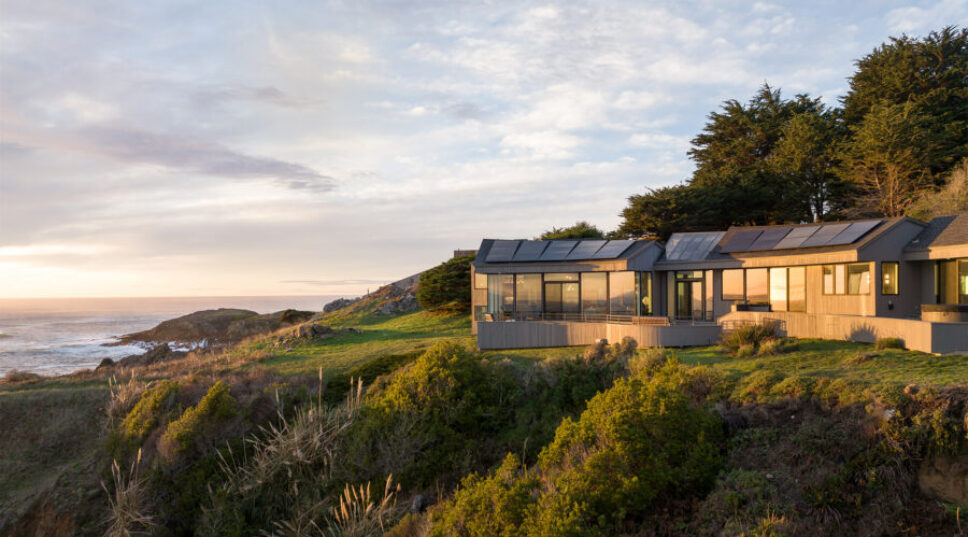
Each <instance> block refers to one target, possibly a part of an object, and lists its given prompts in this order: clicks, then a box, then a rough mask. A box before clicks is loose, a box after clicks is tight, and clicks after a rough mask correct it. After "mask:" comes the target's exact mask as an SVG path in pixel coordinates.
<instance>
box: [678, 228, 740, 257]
mask: <svg viewBox="0 0 968 537" xmlns="http://www.w3.org/2000/svg"><path fill="white" fill-rule="evenodd" d="M725 234H726V232H725V231H699V232H693V233H673V234H672V236H671V237H669V241H668V242H666V246H665V261H703V260H705V259H707V258H708V257H709V254H710V253H712V251H713V248H715V247H716V245H717V244H718V243H719V241H720V240H722V238H723V236H724V235H725Z"/></svg>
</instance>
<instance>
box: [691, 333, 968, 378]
mask: <svg viewBox="0 0 968 537" xmlns="http://www.w3.org/2000/svg"><path fill="white" fill-rule="evenodd" d="M798 343H799V346H800V348H799V350H797V351H794V352H791V353H788V354H780V355H776V356H751V357H748V358H734V357H732V356H730V355H728V354H726V353H724V352H722V351H721V350H720V349H719V347H716V346H711V347H688V348H683V349H675V350H674V351H673V352H674V353H675V355H676V356H677V357H678V358H679V360H680V361H681V362H683V363H685V364H689V365H700V364H704V365H709V366H711V367H714V368H716V369H720V370H722V371H723V372H725V373H726V374H727V376H728V377H730V378H733V379H737V378H740V377H743V376H745V375H748V374H750V373H752V372H754V371H756V370H758V369H766V370H774V371H778V372H780V373H782V374H784V375H794V374H800V375H806V376H827V377H832V378H843V379H847V380H854V381H862V382H871V383H874V382H891V383H898V384H909V383H917V384H930V385H935V386H943V385H947V384H953V383H958V382H962V383H963V382H966V381H968V356H965V355H951V356H935V355H932V354H925V353H922V352H917V351H907V350H901V349H884V350H874V345H870V344H866V343H853V342H849V341H831V340H822V339H801V340H798ZM859 354H870V355H873V356H871V357H869V358H863V359H859V360H858V359H857V356H858V355H859Z"/></svg>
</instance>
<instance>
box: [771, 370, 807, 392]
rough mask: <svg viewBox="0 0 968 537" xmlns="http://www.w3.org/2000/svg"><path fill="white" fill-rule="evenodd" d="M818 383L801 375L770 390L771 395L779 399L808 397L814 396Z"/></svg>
mask: <svg viewBox="0 0 968 537" xmlns="http://www.w3.org/2000/svg"><path fill="white" fill-rule="evenodd" d="M815 385H816V381H815V380H814V379H812V378H810V377H804V376H801V375H793V376H789V377H787V378H785V379H783V380H781V381H780V382H777V383H776V384H774V385H773V387H772V388H770V394H771V395H775V396H778V397H808V396H810V395H811V394H812V392H813V388H814V386H815Z"/></svg>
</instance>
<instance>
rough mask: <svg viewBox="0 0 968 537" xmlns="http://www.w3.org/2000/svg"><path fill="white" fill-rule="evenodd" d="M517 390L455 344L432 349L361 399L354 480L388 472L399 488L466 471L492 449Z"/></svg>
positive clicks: (505, 374)
mask: <svg viewBox="0 0 968 537" xmlns="http://www.w3.org/2000/svg"><path fill="white" fill-rule="evenodd" d="M518 391H519V388H518V386H517V383H515V382H514V379H513V378H512V377H511V376H510V374H509V372H508V371H506V369H505V368H501V367H489V366H488V365H487V364H485V363H482V361H481V360H480V359H479V358H477V357H475V356H474V355H473V354H471V353H470V352H468V351H467V350H466V349H464V348H463V347H461V346H458V345H455V344H453V343H439V344H437V345H435V346H434V347H431V348H430V349H429V350H428V351H427V352H425V353H424V354H423V355H421V356H420V357H419V358H417V360H416V361H415V362H414V363H412V364H410V365H409V366H407V367H405V368H404V369H402V370H401V371H399V372H398V373H397V374H396V375H395V376H394V377H393V378H392V379H390V381H389V383H388V384H387V385H386V386H385V387H383V388H382V389H380V390H373V391H372V392H370V393H368V394H367V398H366V403H365V406H364V409H363V416H362V419H361V420H360V423H358V424H357V426H356V427H355V429H354V431H353V432H352V436H353V439H352V441H353V447H352V450H354V451H355V452H356V453H357V454H359V456H360V457H362V458H363V460H361V461H360V462H359V463H360V466H361V467H367V468H370V469H371V470H375V473H374V474H373V475H369V474H365V475H363V476H361V480H369V479H373V478H376V477H378V476H379V475H381V474H383V475H385V474H388V473H394V474H395V475H396V476H398V477H399V479H400V482H401V483H403V484H404V485H411V484H422V485H423V484H427V483H429V482H430V481H431V480H432V479H433V478H434V477H435V476H437V475H440V474H447V473H449V472H459V473H461V474H463V473H468V472H469V471H471V470H473V469H474V468H476V467H477V466H478V465H479V464H480V463H481V461H482V460H483V458H484V457H485V456H486V455H487V454H489V453H491V452H492V451H493V448H492V447H489V446H492V445H493V442H494V439H495V438H496V437H497V436H498V435H499V434H500V433H501V431H502V430H503V429H504V428H505V427H507V426H508V425H509V424H510V423H511V420H512V419H513V413H512V412H511V408H512V406H513V402H514V400H515V397H516V395H517V392H518Z"/></svg>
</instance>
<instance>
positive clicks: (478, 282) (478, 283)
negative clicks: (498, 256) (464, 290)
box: [474, 272, 487, 289]
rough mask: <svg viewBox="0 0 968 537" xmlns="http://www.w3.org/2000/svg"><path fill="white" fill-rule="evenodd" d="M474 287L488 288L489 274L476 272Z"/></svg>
mask: <svg viewBox="0 0 968 537" xmlns="http://www.w3.org/2000/svg"><path fill="white" fill-rule="evenodd" d="M474 289H487V274H481V273H480V272H475V273H474Z"/></svg>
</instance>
